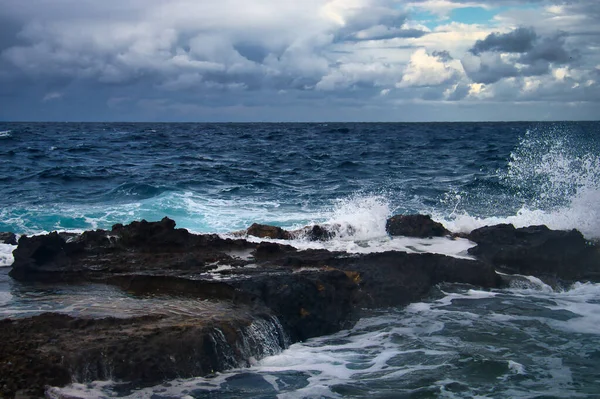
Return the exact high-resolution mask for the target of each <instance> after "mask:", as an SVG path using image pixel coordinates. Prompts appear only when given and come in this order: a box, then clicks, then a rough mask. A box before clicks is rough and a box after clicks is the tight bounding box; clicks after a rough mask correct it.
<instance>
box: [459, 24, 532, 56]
mask: <svg viewBox="0 0 600 399" xmlns="http://www.w3.org/2000/svg"><path fill="white" fill-rule="evenodd" d="M536 40H537V34H536V33H535V32H534V30H533V29H531V28H517V29H515V30H513V31H512V32H509V33H504V34H500V33H492V34H490V35H488V36H487V37H486V38H485V39H483V40H477V42H475V45H474V46H473V47H472V48H471V49H470V50H469V51H470V52H471V53H472V54H475V55H479V54H481V53H483V52H485V51H497V52H501V53H525V52H527V51H529V50H531V49H532V48H533V45H534V42H535V41H536Z"/></svg>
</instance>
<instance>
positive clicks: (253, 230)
mask: <svg viewBox="0 0 600 399" xmlns="http://www.w3.org/2000/svg"><path fill="white" fill-rule="evenodd" d="M246 233H247V234H248V235H250V236H255V237H260V238H272V239H279V240H289V239H291V238H292V236H291V234H290V232H289V231H286V230H284V229H282V228H281V227H277V226H269V225H266V224H258V223H254V224H252V226H250V227H248V230H246Z"/></svg>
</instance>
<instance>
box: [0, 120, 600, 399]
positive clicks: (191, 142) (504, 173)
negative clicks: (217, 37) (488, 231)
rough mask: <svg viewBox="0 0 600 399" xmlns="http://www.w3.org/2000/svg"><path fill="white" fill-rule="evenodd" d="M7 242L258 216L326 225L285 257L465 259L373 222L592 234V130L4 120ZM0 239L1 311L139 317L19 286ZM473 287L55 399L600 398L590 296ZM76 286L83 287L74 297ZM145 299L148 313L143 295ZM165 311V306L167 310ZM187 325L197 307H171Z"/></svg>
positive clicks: (200, 228)
mask: <svg viewBox="0 0 600 399" xmlns="http://www.w3.org/2000/svg"><path fill="white" fill-rule="evenodd" d="M0 132H1V133H0V198H2V201H3V205H2V207H0V231H13V232H15V233H17V234H39V233H43V232H47V231H52V230H67V231H83V230H86V229H95V228H110V226H111V225H112V224H114V223H127V222H130V221H133V220H140V219H146V220H149V221H154V220H160V219H161V218H162V217H164V216H169V217H171V218H172V219H174V220H176V222H177V225H178V227H184V228H187V229H189V230H190V231H193V232H198V233H207V232H210V233H213V232H214V233H219V234H223V235H225V236H226V235H228V233H230V232H232V231H236V230H241V229H244V228H246V227H248V226H249V225H250V224H251V223H254V222H258V223H267V224H274V225H278V226H281V227H284V228H289V229H295V228H299V227H302V226H305V225H309V224H313V223H331V224H336V225H337V226H339V227H338V235H337V237H336V238H335V239H334V240H332V241H329V242H324V243H315V242H308V241H305V240H302V239H298V240H295V241H293V242H292V244H293V245H295V246H296V247H298V248H318V247H320V248H326V249H330V250H343V251H348V252H355V253H357V252H359V253H368V252H375V251H385V250H390V249H395V250H404V251H408V252H436V253H443V254H448V255H450V256H456V257H469V255H468V253H467V250H468V248H469V247H471V246H472V245H474V244H473V243H471V242H469V241H468V240H449V239H444V238H439V239H432V240H428V239H407V238H393V239H392V238H390V237H388V236H387V235H386V233H385V220H386V218H387V217H389V216H391V215H393V214H397V213H426V214H430V215H432V216H433V218H434V219H435V220H437V221H440V222H442V223H443V224H444V225H445V226H446V227H447V228H449V229H450V230H452V231H456V232H468V231H470V230H472V229H474V228H477V227H481V226H484V225H489V224H497V223H512V224H514V225H515V226H518V227H520V226H527V225H532V224H546V225H547V226H548V227H550V228H554V229H572V228H577V229H579V230H580V231H581V232H582V233H583V234H584V235H585V236H586V238H588V239H590V240H597V239H600V224H599V223H598V220H599V212H600V123H597V122H568V123H538V122H535V123H526V122H524V123H448V124H446V123H426V124H115V123H98V124H80V123H64V124H55V123H53V124H20V123H14V124H13V123H4V124H0ZM13 248H14V247H12V246H9V245H0V266H1V267H0V316H2V317H25V316H26V315H31V314H37V313H40V312H42V311H45V310H52V311H58V312H64V313H68V314H86V315H90V316H92V317H102V316H103V315H106V314H111V313H114V314H115V315H117V316H119V315H121V316H123V317H126V316H127V315H135V314H137V313H136V312H139V311H140V309H144V308H148V307H152V304H153V302H152V300H149V299H144V300H145V301H147V302H145V303H141V302H138V301H143V300H142V299H138V300H133V299H131V298H128V297H126V296H124V295H123V294H122V293H120V292H118V291H117V290H109V291H110V292H106V290H108V289H107V288H106V287H101V286H94V287H87V288H86V289H85V290H79V291H78V290H76V289H74V288H73V287H58V288H55V289H54V290H53V291H52V292H46V291H44V288H43V287H40V288H35V287H27V288H26V289H25V288H24V287H22V286H20V285H19V284H18V283H16V282H14V281H12V280H11V279H10V278H9V277H8V276H7V272H8V267H7V266H9V265H10V264H11V263H12V256H11V251H12V249H13ZM514 284H515V285H514V286H512V287H510V288H507V289H503V290H492V291H480V290H478V289H477V288H475V287H469V286H462V285H441V286H439V287H437V288H436V290H435V291H434V292H432V293H431V295H430V297H428V298H427V299H425V300H423V302H420V303H414V304H411V305H409V306H407V307H402V308H392V309H380V310H374V311H371V312H370V313H367V314H365V316H364V317H363V318H362V319H361V320H360V321H359V323H358V324H357V325H356V326H355V327H353V328H352V329H350V330H347V331H341V332H339V333H336V334H334V335H331V336H326V337H320V338H315V339H312V340H308V341H306V342H302V343H296V344H294V345H292V346H290V347H289V348H287V349H285V350H283V351H281V352H280V353H278V354H276V355H274V356H269V357H266V358H264V359H262V360H258V361H257V362H256V363H255V365H254V366H252V367H250V368H244V369H239V370H231V371H229V372H224V373H221V374H218V375H214V376H211V377H210V378H193V379H187V380H177V381H170V382H168V383H166V384H165V385H160V386H156V387H149V388H140V389H139V390H134V391H125V390H121V389H120V388H119V384H118V383H115V382H112V381H102V382H100V381H99V382H93V383H85V384H73V385H71V386H69V387H67V388H63V389H61V390H53V391H52V393H51V394H52V395H60V394H63V395H65V394H75V395H76V396H81V397H114V396H122V397H131V398H137V397H147V398H156V399H158V398H178V397H190V398H237V397H248V398H276V397H279V398H362V397H373V398H538V399H541V398H570V397H574V398H575V397H582V398H598V397H600V371H599V370H600V333H599V330H598V328H597V326H600V285H598V284H592V283H579V284H576V285H574V286H573V287H570V288H569V289H566V290H563V291H555V290H553V289H552V288H551V287H548V286H546V285H544V284H543V283H542V282H540V281H539V280H537V279H535V278H534V277H530V276H524V277H523V278H522V279H519V280H518V282H515V283H514ZM82 291H84V292H82ZM148 301H149V302H148ZM164 306H165V304H164V303H163V304H161V305H160V308H163V307H164ZM169 306H170V307H172V309H174V311H176V312H185V314H195V313H194V312H198V313H199V314H201V313H202V311H203V306H207V305H206V304H202V303H194V301H189V300H185V301H184V300H181V299H172V301H171V302H169V304H168V305H167V307H169Z"/></svg>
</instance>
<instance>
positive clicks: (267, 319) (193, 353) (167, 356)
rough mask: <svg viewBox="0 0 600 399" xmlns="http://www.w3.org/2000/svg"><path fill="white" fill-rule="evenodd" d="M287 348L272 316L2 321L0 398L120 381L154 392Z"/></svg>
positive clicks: (240, 313) (246, 312) (239, 313)
mask: <svg viewBox="0 0 600 399" xmlns="http://www.w3.org/2000/svg"><path fill="white" fill-rule="evenodd" d="M269 338H270V339H271V341H273V342H271V341H269ZM24 340H26V342H24ZM82 343H85V344H82ZM285 346H286V338H285V334H284V332H283V330H281V327H280V325H279V324H278V323H277V322H276V320H275V319H273V318H272V316H270V315H269V314H257V313H256V312H255V314H251V313H250V309H248V308H243V307H242V308H236V311H235V312H228V313H224V314H216V315H214V317H210V318H206V319H198V318H191V317H188V318H183V317H180V316H172V317H166V316H158V315H149V316H142V317H134V318H128V319H116V318H105V319H89V318H75V317H71V316H67V315H59V314H51V313H47V314H42V315H39V316H34V317H30V318H27V319H20V320H1V321H0V352H1V353H2V362H0V375H1V376H2V377H1V378H2V381H3V382H4V384H3V386H4V387H2V386H0V396H1V397H13V396H14V395H15V392H16V391H17V390H20V391H21V392H22V393H23V394H29V395H31V396H33V397H42V396H43V393H44V387H45V386H46V385H50V386H64V385H66V384H68V383H71V382H74V381H78V382H84V381H94V380H107V379H114V380H122V381H127V382H129V383H130V384H131V387H136V386H150V385H155V384H158V383H160V382H162V381H165V380H172V379H175V378H186V377H194V376H201V375H207V374H211V373H214V372H218V371H223V370H226V369H228V368H233V367H247V366H249V359H250V358H252V357H255V358H257V359H259V358H262V357H264V356H265V355H268V354H274V353H276V352H277V351H279V350H281V349H283V348H284V347H285ZM11 387H12V388H11Z"/></svg>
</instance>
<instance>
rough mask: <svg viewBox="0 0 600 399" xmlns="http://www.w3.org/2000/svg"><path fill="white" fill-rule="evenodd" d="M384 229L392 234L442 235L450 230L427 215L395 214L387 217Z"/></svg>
mask: <svg viewBox="0 0 600 399" xmlns="http://www.w3.org/2000/svg"><path fill="white" fill-rule="evenodd" d="M385 230H386V231H387V232H388V234H390V235H392V236H407V237H442V236H445V235H449V234H450V232H449V231H448V230H446V228H445V227H444V226H443V225H442V224H441V223H438V222H434V221H433V220H431V217H430V216H429V215H396V216H392V217H391V218H389V219H388V220H387V222H386V224H385Z"/></svg>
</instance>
